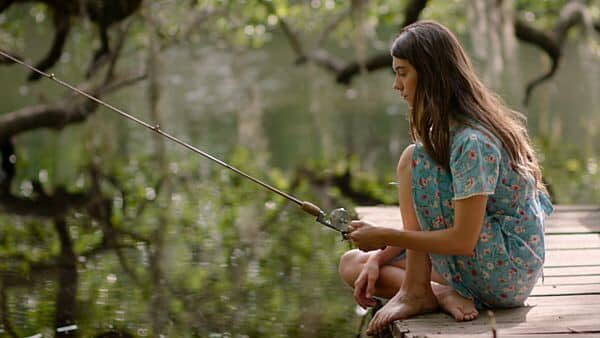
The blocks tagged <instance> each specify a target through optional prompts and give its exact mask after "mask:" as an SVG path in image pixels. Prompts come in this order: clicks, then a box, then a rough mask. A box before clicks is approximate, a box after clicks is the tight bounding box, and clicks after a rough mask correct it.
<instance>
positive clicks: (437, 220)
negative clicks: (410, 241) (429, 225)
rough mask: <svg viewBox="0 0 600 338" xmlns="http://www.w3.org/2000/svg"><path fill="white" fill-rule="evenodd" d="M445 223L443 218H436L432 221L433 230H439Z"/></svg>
mask: <svg viewBox="0 0 600 338" xmlns="http://www.w3.org/2000/svg"><path fill="white" fill-rule="evenodd" d="M445 223H446V221H445V220H444V217H443V216H437V217H436V218H435V219H434V220H433V227H434V228H441V227H442V225H444V224H445Z"/></svg>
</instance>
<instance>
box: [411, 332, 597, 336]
mask: <svg viewBox="0 0 600 338" xmlns="http://www.w3.org/2000/svg"><path fill="white" fill-rule="evenodd" d="M594 332H596V331H594ZM405 337H410V338H412V337H414V338H464V337H465V335H464V334H427V336H425V337H424V336H418V335H417V336H415V335H410V334H408V335H405ZM490 337H492V332H491V331H490V332H488V333H482V334H475V335H469V338H490ZM499 337H502V338H548V334H547V333H542V334H536V333H533V334H532V333H528V334H516V335H514V334H508V335H507V334H505V333H502V335H501V336H499ZM598 337H599V335H598V333H581V332H580V331H577V332H573V333H559V334H552V336H551V338H598Z"/></svg>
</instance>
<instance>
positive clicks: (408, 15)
mask: <svg viewBox="0 0 600 338" xmlns="http://www.w3.org/2000/svg"><path fill="white" fill-rule="evenodd" d="M425 7H427V0H412V1H410V2H409V3H407V4H406V7H404V14H405V17H404V23H403V24H402V27H400V29H402V28H404V27H406V26H408V25H410V24H411V23H414V22H417V20H419V16H421V12H422V11H423V10H424V9H425Z"/></svg>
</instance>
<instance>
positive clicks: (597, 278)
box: [537, 274, 600, 286]
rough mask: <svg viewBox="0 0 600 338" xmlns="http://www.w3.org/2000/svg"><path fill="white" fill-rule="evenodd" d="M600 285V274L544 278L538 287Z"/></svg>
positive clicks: (540, 280)
mask: <svg viewBox="0 0 600 338" xmlns="http://www.w3.org/2000/svg"><path fill="white" fill-rule="evenodd" d="M586 284H598V285H600V274H596V275H588V276H544V279H543V280H542V279H541V278H540V279H539V281H538V283H537V285H539V286H543V285H545V286H548V285H586Z"/></svg>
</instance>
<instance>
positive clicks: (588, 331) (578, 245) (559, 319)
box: [357, 205, 600, 338]
mask: <svg viewBox="0 0 600 338" xmlns="http://www.w3.org/2000/svg"><path fill="white" fill-rule="evenodd" d="M357 212H358V213H359V215H360V217H361V218H363V219H367V220H370V221H373V222H374V223H376V224H377V225H381V226H391V227H402V221H401V219H400V212H399V211H398V208H397V207H360V208H357ZM545 223H546V224H545V230H546V236H545V243H546V262H545V267H544V279H543V281H542V280H540V281H539V282H538V284H537V285H536V287H535V288H534V290H533V292H532V294H531V296H530V297H529V299H528V300H527V302H526V305H527V306H525V307H521V308H515V309H504V310H495V311H494V316H495V320H496V328H497V336H498V337H503V338H504V337H513V338H517V337H522V338H538V337H548V336H550V335H551V336H552V337H578V338H580V337H581V338H587V337H600V206H597V205H583V206H562V205H559V206H556V208H555V212H554V213H553V214H552V215H551V216H550V217H548V218H547V220H546V222H545ZM392 327H393V332H394V335H395V336H396V337H406V338H416V337H429V338H434V337H435V338H457V337H491V336H492V332H491V327H490V325H489V318H488V316H487V315H486V314H485V313H482V314H481V315H480V317H479V318H478V319H476V320H474V321H471V322H462V323H457V322H455V321H454V320H453V319H452V318H451V317H450V316H448V315H446V314H443V313H434V314H428V315H421V316H417V317H414V318H410V319H406V320H402V321H396V322H395V323H394V324H393V326H392Z"/></svg>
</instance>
